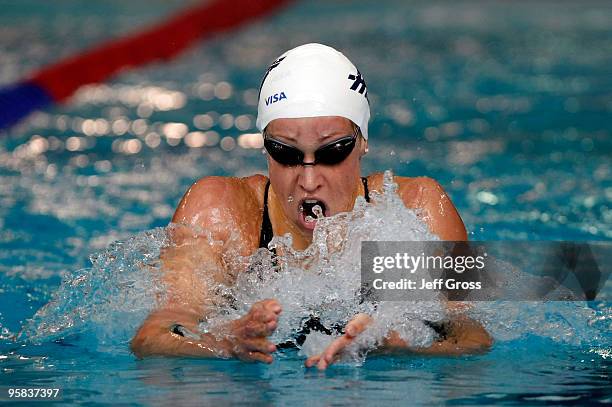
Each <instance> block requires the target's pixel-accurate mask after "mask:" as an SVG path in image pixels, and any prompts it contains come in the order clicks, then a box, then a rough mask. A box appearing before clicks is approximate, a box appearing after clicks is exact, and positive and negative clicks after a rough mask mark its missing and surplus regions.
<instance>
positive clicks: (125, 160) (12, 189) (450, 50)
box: [0, 0, 612, 405]
mask: <svg viewBox="0 0 612 407" xmlns="http://www.w3.org/2000/svg"><path fill="white" fill-rule="evenodd" d="M184 6H185V4H184V2H180V1H161V0H154V1H148V2H140V1H136V2H130V3H129V5H126V4H125V2H119V1H108V2H104V3H103V4H102V3H101V4H97V5H95V6H91V7H90V6H89V5H88V6H87V7H84V5H83V3H82V2H79V1H76V0H71V1H64V2H61V3H59V4H54V5H49V4H47V3H44V2H39V1H33V0H26V1H21V2H19V3H15V2H9V1H6V0H0V9H1V10H3V11H2V13H0V27H1V28H0V61H1V63H0V86H2V85H6V84H9V83H12V82H15V81H17V80H18V79H19V78H20V77H21V76H22V75H23V74H24V73H28V72H31V71H33V70H35V69H37V68H40V67H42V66H44V65H45V64H48V63H50V62H53V61H55V60H56V59H57V58H60V57H63V56H67V55H71V54H73V53H75V52H78V51H79V50H81V49H85V48H86V47H88V46H91V45H92V44H96V43H98V42H100V41H104V40H108V39H110V38H115V37H118V36H121V35H122V34H125V33H127V32H130V31H131V30H133V29H134V27H138V26H143V25H146V24H149V23H151V22H153V21H156V20H158V19H161V18H163V17H164V16H166V15H168V14H169V13H171V12H172V11H174V10H177V9H179V8H181V7H184ZM610 27H612V5H610V4H608V3H605V2H599V1H587V2H581V3H580V4H572V3H559V4H552V3H550V2H547V1H534V2H522V3H518V4H515V3H510V2H501V1H499V2H480V1H460V2H435V3H431V2H414V3H411V4H407V3H406V2H402V1H383V2H376V3H371V2H366V1H353V2H350V3H349V2H344V1H312V2H295V3H293V4H292V5H291V6H289V7H287V8H286V9H283V11H281V12H280V13H278V14H276V15H275V16H273V17H272V18H269V19H266V20H263V21H260V22H258V23H256V24H253V25H251V26H248V27H246V28H244V29H242V30H240V31H237V32H235V33H232V34H228V35H225V36H223V37H217V38H215V39H213V40H211V41H209V42H206V43H202V44H200V45H198V46H196V47H195V48H193V49H191V50H190V51H188V52H186V53H184V54H183V55H182V56H181V57H180V58H179V59H177V60H175V61H172V62H171V63H159V64H154V65H151V66H149V67H146V68H144V69H140V70H135V71H131V72H126V73H124V74H122V75H120V76H118V77H117V78H115V79H114V80H113V81H111V82H108V83H106V84H104V85H100V86H91V87H88V88H87V89H83V90H82V91H81V92H79V94H78V95H76V96H75V98H74V99H73V100H72V101H71V102H70V103H69V104H67V105H64V106H60V107H56V108H53V109H50V110H48V111H45V112H42V113H38V114H35V115H33V116H32V117H30V118H29V119H28V120H27V121H25V122H23V123H22V124H20V125H19V126H16V127H14V128H13V129H11V130H10V131H8V132H6V133H4V134H0V330H1V332H0V387H1V386H14V387H17V386H18V387H54V386H57V387H61V388H63V389H64V401H70V402H75V403H90V402H100V403H113V404H116V403H117V402H121V403H126V404H165V403H169V402H172V403H177V402H178V403H181V404H187V405H189V404H202V403H206V404H209V403H210V404H212V403H217V402H218V403H228V402H240V401H242V402H244V401H249V402H253V403H254V404H290V403H311V404H324V405H328V404H345V403H356V404H367V403H372V402H377V403H383V402H384V403H391V404H406V403H407V402H409V403H410V404H438V403H442V402H448V403H453V404H470V405H473V404H492V403H505V404H517V403H519V402H526V403H528V404H547V403H553V404H566V403H579V404H587V403H610V402H611V401H612V390H611V386H610V369H611V366H612V333H611V332H612V329H611V328H612V310H611V307H612V305H611V304H610V303H609V302H601V301H599V302H592V303H589V304H581V305H574V306H577V307H578V306H579V307H581V309H582V310H585V309H586V310H588V311H589V312H590V313H591V314H590V315H591V319H589V321H586V320H582V321H578V323H576V322H572V321H570V322H568V323H570V324H572V323H575V324H576V326H575V327H574V328H575V330H574V332H575V333H576V335H577V336H578V337H582V336H584V334H585V333H588V332H590V331H588V328H585V327H583V326H582V325H581V324H587V322H589V324H590V325H594V326H595V328H594V329H595V332H597V335H596V336H595V337H594V338H593V339H592V340H587V339H584V338H581V339H580V340H576V341H571V340H559V339H558V338H556V337H554V335H544V334H534V333H531V334H528V333H526V334H524V335H520V336H518V337H512V338H496V339H497V341H496V343H495V345H494V347H493V349H492V351H491V352H489V353H487V354H485V355H479V356H464V357H453V358H426V357H421V356H404V357H392V358H391V357H372V358H368V359H367V360H366V362H365V363H364V364H363V365H361V366H355V365H354V364H350V363H346V364H341V365H338V366H333V367H332V368H331V369H329V370H328V371H326V372H324V373H319V372H316V371H311V370H306V369H304V368H303V366H302V365H303V360H304V357H303V356H301V355H299V354H298V353H297V352H293V351H289V352H287V353H284V354H280V355H278V359H279V360H277V362H276V363H274V364H273V365H271V366H263V365H249V364H243V363H240V362H236V361H222V360H214V361H210V360H185V359H175V360H168V359H151V360H145V361H137V360H135V358H134V357H133V356H132V355H131V354H130V353H129V351H128V349H127V339H129V336H130V333H131V332H130V329H132V325H133V324H134V321H136V320H138V318H142V315H144V314H143V313H144V312H145V310H144V308H142V309H133V308H127V306H126V308H124V309H123V313H121V312H117V313H116V314H112V315H111V316H112V318H110V320H109V321H107V322H108V323H107V326H106V329H103V330H100V325H95V324H91V325H87V324H86V325H85V326H81V327H74V329H71V327H69V326H65V327H64V329H65V330H62V331H61V332H59V333H57V334H55V335H50V334H48V333H45V334H42V333H41V336H40V338H39V340H37V341H35V342H31V341H27V340H25V339H20V340H18V341H15V340H14V338H15V336H16V335H17V334H18V333H19V332H20V330H21V329H22V327H23V326H24V324H26V323H27V320H28V319H30V318H32V316H33V315H34V314H35V312H36V311H37V310H38V309H40V308H41V307H42V306H43V305H44V304H46V303H47V302H48V301H49V300H50V299H51V298H52V296H53V293H54V292H56V291H57V290H58V287H60V283H61V280H62V278H66V279H74V277H75V276H78V275H80V274H84V275H95V273H98V275H100V273H103V272H105V271H108V270H112V272H113V273H115V274H111V275H112V276H116V275H120V272H123V271H125V270H127V271H128V272H129V271H133V269H132V268H130V265H131V264H132V263H130V262H135V261H137V260H138V259H139V258H140V257H142V256H144V254H143V253H145V252H146V253H151V254H152V257H153V258H154V254H155V253H156V250H158V247H157V246H156V244H157V243H158V242H160V241H161V240H156V239H157V237H156V236H157V235H156V233H159V230H158V231H157V232H156V231H155V230H154V231H152V232H149V235H147V234H146V233H145V234H144V235H143V234H140V235H137V234H138V233H140V232H142V231H146V230H151V229H153V228H156V227H163V226H165V225H166V224H167V223H168V221H169V219H170V217H171V216H172V213H173V210H174V207H175V206H176V204H177V202H178V200H179V199H180V197H181V195H182V193H183V192H184V191H185V190H186V189H187V187H188V186H189V185H190V184H191V183H192V182H193V181H194V180H196V179H197V178H199V177H201V176H204V175H231V176H244V175H248V174H251V173H255V172H261V173H265V172H266V167H265V159H264V157H263V156H262V154H261V149H260V146H259V144H258V143H257V139H256V137H254V136H253V135H252V134H253V133H255V132H256V130H255V128H254V121H255V117H254V114H255V112H256V106H255V105H256V98H257V87H258V85H259V81H260V75H261V73H262V72H263V71H264V70H265V68H266V67H267V65H268V64H269V62H270V61H272V60H274V58H276V57H277V56H278V55H279V54H280V53H282V52H283V51H284V50H286V49H288V48H290V47H293V46H296V45H298V44H301V43H304V42H322V43H327V44H329V45H333V46H335V47H336V48H338V49H340V50H342V51H343V52H345V53H346V54H347V55H348V56H349V58H351V59H352V60H353V61H354V62H355V64H356V65H357V66H358V67H359V69H360V71H361V72H362V73H363V74H364V76H365V78H366V80H367V83H368V94H369V97H370V101H371V103H372V109H373V110H372V113H373V116H372V117H373V119H372V121H371V126H370V134H371V139H370V153H369V154H368V156H366V158H365V159H364V161H363V167H364V169H363V172H364V173H366V174H367V173H371V172H374V171H382V170H383V169H392V170H393V171H394V172H395V173H396V174H398V175H404V176H420V175H427V176H430V177H432V178H435V179H437V180H438V181H439V182H440V183H441V184H442V185H443V186H444V188H445V189H446V190H447V191H448V193H449V194H450V195H451V197H452V199H453V201H454V202H455V204H456V206H457V208H458V210H459V212H460V214H461V215H462V217H463V219H464V221H465V223H466V226H467V228H468V231H469V235H470V239H473V240H486V239H490V240H605V241H609V240H610V239H612V206H611V204H610V203H611V201H612V176H611V168H610V167H611V166H610V157H611V156H612V137H611V133H612V126H611V124H610V123H612V120H610V119H612V102H611V101H612V68H611V67H612V60H611V59H612V57H611V56H612V41H611V40H612V29H610ZM135 235H137V237H136V238H135V239H136V240H137V241H138V242H140V243H138V244H136V243H134V236H135ZM147 236H148V237H149V238H150V239H149V241H148V243H147ZM129 239H132V240H129ZM139 239H140V240H139ZM117 240H120V241H126V240H127V241H128V242H131V243H128V244H127V246H128V247H130V248H132V249H134V250H135V248H136V247H144V249H142V250H143V251H142V252H134V251H132V252H130V251H127V252H125V251H124V252H121V245H119V247H117V246H115V247H114V248H111V249H106V248H107V246H108V245H109V244H111V243H112V242H115V241H117ZM142 242H144V243H142ZM151 242H153V243H151ZM139 245H140V246H139ZM123 246H126V245H123ZM113 250H114V251H113ZM117 251H119V252H121V253H124V254H125V257H121V259H123V260H125V262H124V263H121V265H118V263H112V264H111V265H110V266H108V265H107V266H104V265H102V264H101V263H98V266H94V267H93V268H92V264H91V262H90V259H89V258H90V256H91V255H93V254H94V253H102V255H101V256H102V257H103V258H104V256H107V257H108V255H109V253H110V254H113V253H117ZM126 253H127V254H126ZM134 253H136V254H134ZM133 254H134V256H132V255H133ZM130 256H131V257H130ZM139 256H140V257H139ZM145 257H146V256H145ZM99 258H100V256H98V257H96V258H95V260H98V259H99ZM123 260H122V261H123ZM105 264H106V263H105ZM122 265H125V267H124V268H123V269H122V268H121V267H123V266H122ZM609 266H610V265H609V264H607V267H609ZM96 267H97V268H96ZM88 273H89V274H88ZM96 287H98V286H96ZM99 287H102V288H103V287H106V286H105V285H103V284H101V285H100V286H99ZM150 288H151V287H145V288H141V291H140V293H143V292H145V291H143V290H146V289H150ZM64 290H67V288H66V287H65V286H64ZM67 291H70V290H67ZM74 291H75V293H76V294H75V295H74V301H76V302H77V303H78V302H79V301H80V302H82V303H79V304H77V305H83V306H84V308H80V309H85V310H86V311H85V315H87V316H91V315H92V314H91V313H90V311H91V310H92V309H96V307H103V306H104V301H105V298H106V299H107V300H108V298H114V299H116V298H120V297H117V296H115V297H109V296H106V297H105V295H106V293H105V292H104V290H98V291H96V292H95V293H93V294H92V295H89V296H86V295H80V294H79V290H78V288H76V289H75V290H74ZM130 292H132V291H129V290H126V291H125V293H130ZM147 292H148V291H147ZM113 294H114V295H115V294H117V293H113ZM121 294H122V292H119V293H118V295H121ZM607 298H610V284H608V286H607ZM123 300H124V301H125V302H124V303H121V304H129V301H128V300H126V299H125V298H124V299H123ZM87 301H89V302H87ZM96 301H99V302H100V303H98V302H96ZM113 301H116V300H113ZM100 304H101V305H100ZM73 305H74V304H73ZM557 307H558V309H556V308H555V306H554V305H553V307H552V308H551V309H550V310H549V313H548V314H547V315H548V316H549V318H550V319H551V320H554V319H555V318H559V316H560V315H561V316H567V315H568V314H567V308H564V306H563V305H561V304H560V305H558V306H557ZM71 309H73V308H71ZM102 309H103V308H102ZM115 311H117V310H116V309H115ZM523 312H524V313H525V314H524V317H525V318H527V319H529V316H530V312H532V311H530V310H529V307H525V309H524V311H523ZM533 312H534V313H535V311H533ZM96 315H98V314H96ZM577 315H582V314H577ZM113 318H114V320H113ZM589 324H587V325H589ZM590 325H589V326H590ZM45 335H47V336H45ZM22 338H23V337H22ZM126 338H127V339H126Z"/></svg>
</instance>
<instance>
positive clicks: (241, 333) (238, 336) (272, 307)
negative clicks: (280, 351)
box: [228, 299, 282, 363]
mask: <svg viewBox="0 0 612 407" xmlns="http://www.w3.org/2000/svg"><path fill="white" fill-rule="evenodd" d="M281 312H282V308H281V306H280V304H279V303H278V301H276V300H273V299H267V300H263V301H259V302H256V303H255V304H253V306H252V307H251V309H250V310H249V312H248V313H247V314H246V315H245V316H244V317H242V318H240V319H237V320H235V321H232V322H230V323H229V326H228V327H229V335H228V339H229V340H230V341H231V343H232V346H231V352H232V355H233V356H234V357H236V358H238V359H240V360H243V361H248V362H263V363H272V361H273V357H272V355H271V353H273V352H275V351H276V346H275V345H274V344H273V343H272V342H270V341H269V340H268V336H270V335H272V333H273V332H274V331H275V330H276V327H277V325H278V316H279V315H280V313H281Z"/></svg>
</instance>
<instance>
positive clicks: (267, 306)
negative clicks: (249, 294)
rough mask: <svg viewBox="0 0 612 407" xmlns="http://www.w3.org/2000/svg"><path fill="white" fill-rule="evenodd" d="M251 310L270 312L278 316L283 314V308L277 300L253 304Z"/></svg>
mask: <svg viewBox="0 0 612 407" xmlns="http://www.w3.org/2000/svg"><path fill="white" fill-rule="evenodd" d="M251 310H261V311H268V312H273V313H275V314H276V315H278V314H280V313H281V312H282V307H281V305H280V304H279V302H278V301H276V300H275V299H272V298H270V299H267V300H262V301H258V302H256V303H255V304H253V306H252V307H251Z"/></svg>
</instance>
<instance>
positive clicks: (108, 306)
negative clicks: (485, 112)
mask: <svg viewBox="0 0 612 407" xmlns="http://www.w3.org/2000/svg"><path fill="white" fill-rule="evenodd" d="M396 189H397V185H395V184H394V183H393V178H392V174H391V173H390V172H386V173H385V177H384V184H383V190H382V191H380V192H377V191H372V193H371V203H367V202H366V201H365V199H363V198H362V197H359V198H358V199H357V201H356V203H355V207H354V210H353V211H352V212H348V213H342V214H338V215H335V216H332V217H328V218H320V219H318V220H317V225H316V228H315V230H314V236H313V243H312V245H311V246H310V247H308V248H307V249H305V250H304V251H299V250H295V249H293V247H292V240H291V237H290V236H289V235H287V236H277V237H275V238H273V239H272V242H271V243H270V248H273V249H275V251H276V253H277V255H273V253H272V252H270V251H268V250H265V249H259V250H258V251H257V252H256V253H254V254H253V255H252V256H250V257H248V258H242V257H240V256H239V255H237V254H236V253H233V252H226V253H225V254H224V262H225V264H228V265H229V266H228V267H229V268H231V269H232V270H228V271H229V272H230V274H233V275H235V278H233V279H232V280H233V281H232V282H233V284H231V285H223V284H221V283H218V282H215V279H214V277H212V276H211V275H210V273H208V274H207V269H209V268H208V266H206V265H200V266H198V269H200V268H201V270H198V273H196V274H197V275H198V277H201V278H203V279H205V280H207V283H208V284H211V283H214V284H216V287H214V288H215V289H214V290H213V291H214V292H215V293H216V294H217V295H218V298H219V299H220V301H212V303H213V305H212V306H211V308H210V309H209V313H208V315H207V319H206V320H205V321H204V322H203V323H202V324H201V326H200V327H201V330H202V331H203V332H213V333H214V332H215V329H216V327H217V326H219V325H222V324H224V323H226V322H228V321H230V320H233V319H237V318H240V317H242V316H243V315H245V314H246V313H247V312H248V310H249V308H250V307H251V306H252V305H253V304H254V303H255V302H257V301H260V300H263V299H266V298H275V299H277V300H278V301H279V302H280V303H281V305H282V307H283V312H282V314H281V317H280V320H279V324H278V328H277V330H276V331H275V332H274V334H273V335H272V337H271V340H272V341H274V342H276V343H281V342H286V341H293V340H294V337H295V334H296V333H297V332H298V331H299V330H300V327H301V326H302V324H303V323H304V322H305V321H306V320H308V319H309V318H311V317H316V318H319V320H320V322H321V323H322V324H323V325H324V326H326V327H334V326H341V327H343V326H344V325H345V324H346V323H347V322H348V321H350V320H351V319H352V318H353V317H354V316H355V315H357V314H358V313H366V314H368V315H370V316H371V317H372V319H373V323H372V325H370V327H369V328H368V329H367V330H366V331H365V332H364V333H363V334H361V335H360V336H359V337H358V339H357V340H356V341H355V343H354V344H353V345H352V346H351V348H350V349H348V350H347V352H346V353H345V359H344V360H350V361H354V362H355V361H357V362H359V361H362V360H363V357H364V356H365V355H366V354H367V352H368V351H370V350H372V349H374V348H375V347H376V346H377V345H378V344H379V343H380V342H381V340H382V339H383V338H384V337H385V335H386V334H387V333H388V332H389V330H395V331H397V332H398V334H399V335H400V337H401V338H403V339H404V340H406V341H407V342H408V343H410V344H411V345H412V346H417V347H424V346H428V345H430V344H431V343H432V341H433V340H434V339H435V332H434V331H433V330H432V329H431V328H430V327H429V326H428V325H426V324H425V323H424V321H440V320H444V319H447V318H449V317H451V318H452V316H451V315H449V313H450V311H448V310H447V308H446V306H445V304H444V303H443V302H441V301H440V300H438V298H436V297H434V296H433V295H434V294H432V298H431V299H430V300H428V301H420V302H407V301H404V302H400V301H395V302H394V301H386V302H385V301H383V302H380V303H378V304H374V303H371V302H368V301H362V298H361V296H360V286H361V274H360V273H361V271H360V249H361V242H362V241H366V240H381V241H400V240H410V241H431V240H439V239H438V237H437V236H435V235H433V234H432V233H431V232H430V231H429V230H428V227H427V225H426V224H425V222H424V221H423V216H422V214H420V213H418V212H415V211H413V210H410V209H407V208H405V206H404V204H403V202H402V200H401V199H400V198H399V196H398V195H397V193H396ZM174 229H175V227H174V226H171V227H168V228H158V229H153V230H151V231H147V232H142V233H140V234H138V235H136V236H134V237H132V238H131V239H128V240H126V241H123V242H116V243H114V244H112V245H111V246H110V247H109V248H108V249H106V250H105V251H103V252H102V253H100V254H98V255H96V256H93V257H92V258H91V261H92V263H93V266H92V267H91V268H88V269H84V270H78V271H76V272H74V273H72V274H70V275H69V276H67V277H66V278H65V279H64V282H63V283H62V285H61V287H60V288H59V290H58V291H57V293H56V294H55V295H54V298H53V300H52V301H51V302H50V303H49V304H47V305H46V306H45V307H43V308H42V309H41V310H39V311H38V312H37V313H36V315H35V316H34V318H33V319H32V320H31V321H29V322H28V324H26V326H25V327H24V328H23V330H22V332H21V334H20V337H21V338H28V339H30V340H34V341H45V340H54V339H58V338H64V339H66V338H67V337H73V338H74V337H75V336H74V334H76V333H78V334H86V335H85V336H87V337H91V336H93V337H95V340H96V343H97V344H98V350H102V351H105V350H107V351H113V352H127V349H128V347H127V344H128V341H129V339H130V338H131V336H132V335H133V334H134V332H135V331H136V329H137V327H138V326H139V324H140V323H142V321H143V320H144V318H145V317H146V315H147V314H148V312H150V311H151V310H152V309H154V308H155V307H156V306H158V305H159V304H161V303H163V301H164V292H165V289H164V285H163V284H162V283H161V282H160V281H161V273H162V269H161V266H160V263H161V262H160V261H159V258H160V251H161V250H162V248H164V247H165V246H168V245H169V244H170V241H171V238H170V235H171V233H172V231H173V230H174ZM194 236H197V237H199V238H201V237H204V239H205V241H206V239H207V243H208V244H211V245H213V244H218V243H219V242H215V241H213V239H212V237H211V235H210V234H208V233H206V231H194ZM194 242H195V241H194ZM196 244H197V242H196ZM245 263H247V264H249V268H248V271H247V272H243V273H240V272H239V270H240V269H241V268H243V267H244V265H245ZM466 312H467V313H468V315H469V316H470V317H472V318H474V319H476V320H479V321H481V322H482V323H483V325H484V326H485V327H486V328H487V329H488V330H489V332H490V333H491V334H492V335H493V337H494V339H495V340H496V341H511V340H516V339H520V338H522V337H525V336H528V335H536V336H539V337H545V338H550V339H552V340H554V341H557V342H562V343H567V344H571V345H596V346H599V345H602V344H604V346H605V343H606V342H608V341H609V332H610V325H611V321H612V308H610V307H609V304H605V303H600V304H599V305H598V306H596V307H595V308H594V309H592V308H589V307H588V306H587V305H586V304H585V303H581V302H549V303H544V302H538V303H535V302H511V303H510V302H507V303H501V302H474V303H471V304H470V307H468V308H467V311H466ZM335 335H338V334H335ZM335 335H331V336H330V335H325V334H323V333H320V332H312V333H310V334H308V335H307V337H306V342H305V343H304V344H303V345H302V346H301V348H302V349H301V350H302V353H303V354H305V355H307V356H311V355H314V354H317V353H319V352H321V351H322V350H323V349H324V348H325V346H327V345H328V344H329V343H330V342H331V340H333V338H334V337H335ZM606 335H608V336H606ZM599 350H601V352H604V353H605V351H606V348H602V349H599ZM601 352H595V353H598V354H600V353H601Z"/></svg>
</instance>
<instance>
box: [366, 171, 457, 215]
mask: <svg viewBox="0 0 612 407" xmlns="http://www.w3.org/2000/svg"><path fill="white" fill-rule="evenodd" d="M383 177H384V174H383V173H382V172H377V173H374V174H370V175H368V177H367V179H368V187H369V189H370V190H371V191H382V189H383ZM393 180H394V181H395V183H396V184H397V191H398V194H399V195H400V197H401V198H402V200H403V201H404V204H405V205H406V206H407V207H409V208H420V207H422V206H423V205H424V204H425V203H426V201H427V200H428V199H432V198H436V199H437V198H439V197H440V196H442V195H446V193H445V192H444V189H443V188H442V186H441V185H440V184H439V183H438V182H437V181H436V180H434V179H433V178H429V177H401V176H398V175H394V176H393Z"/></svg>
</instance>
